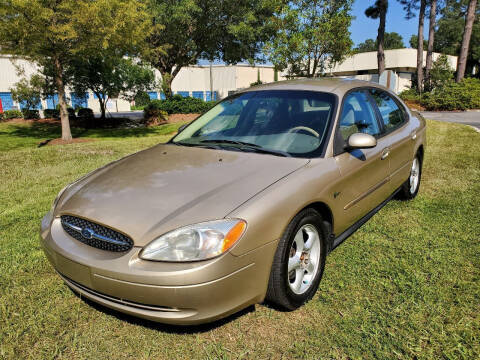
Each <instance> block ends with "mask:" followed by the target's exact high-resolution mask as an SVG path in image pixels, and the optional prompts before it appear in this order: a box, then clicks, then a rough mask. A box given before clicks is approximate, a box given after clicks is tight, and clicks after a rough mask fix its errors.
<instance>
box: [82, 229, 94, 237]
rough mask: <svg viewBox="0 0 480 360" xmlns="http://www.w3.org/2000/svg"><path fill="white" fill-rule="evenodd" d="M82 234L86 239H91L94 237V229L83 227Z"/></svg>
mask: <svg viewBox="0 0 480 360" xmlns="http://www.w3.org/2000/svg"><path fill="white" fill-rule="evenodd" d="M81 234H82V236H83V237H84V238H85V239H91V238H92V237H93V231H92V230H90V229H88V228H83V229H82V231H81Z"/></svg>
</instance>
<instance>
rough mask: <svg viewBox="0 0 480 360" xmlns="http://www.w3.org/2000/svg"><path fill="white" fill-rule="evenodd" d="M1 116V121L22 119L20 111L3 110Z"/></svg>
mask: <svg viewBox="0 0 480 360" xmlns="http://www.w3.org/2000/svg"><path fill="white" fill-rule="evenodd" d="M1 115H2V119H3V120H10V119H21V118H23V114H22V112H21V111H20V110H5V111H4V112H3V114H1Z"/></svg>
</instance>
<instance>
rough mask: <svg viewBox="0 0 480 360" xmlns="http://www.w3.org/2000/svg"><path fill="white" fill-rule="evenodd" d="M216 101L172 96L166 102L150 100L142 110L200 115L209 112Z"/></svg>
mask: <svg viewBox="0 0 480 360" xmlns="http://www.w3.org/2000/svg"><path fill="white" fill-rule="evenodd" d="M215 104H216V101H203V100H202V99H197V98H193V97H183V96H181V95H174V96H172V97H171V98H170V99H166V100H152V101H151V102H150V104H149V105H147V106H146V107H145V109H144V112H147V111H150V109H158V110H163V111H166V112H167V113H168V114H202V113H204V112H206V111H208V110H210V109H211V108H212V107H213V105H215Z"/></svg>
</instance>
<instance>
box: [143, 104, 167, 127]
mask: <svg viewBox="0 0 480 360" xmlns="http://www.w3.org/2000/svg"><path fill="white" fill-rule="evenodd" d="M143 114H144V119H145V122H146V125H147V126H152V125H160V124H165V123H166V122H167V120H168V113H167V112H166V111H165V110H162V109H160V108H159V102H154V101H152V102H151V103H150V104H148V105H147V106H145V109H144V110H143Z"/></svg>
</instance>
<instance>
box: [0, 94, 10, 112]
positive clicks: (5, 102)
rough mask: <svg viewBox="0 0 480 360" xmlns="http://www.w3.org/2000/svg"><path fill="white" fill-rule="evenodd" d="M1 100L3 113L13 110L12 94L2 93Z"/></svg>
mask: <svg viewBox="0 0 480 360" xmlns="http://www.w3.org/2000/svg"><path fill="white" fill-rule="evenodd" d="M0 99H1V100H2V107H3V111H5V110H12V109H13V99H12V94H11V93H7V92H0Z"/></svg>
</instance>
